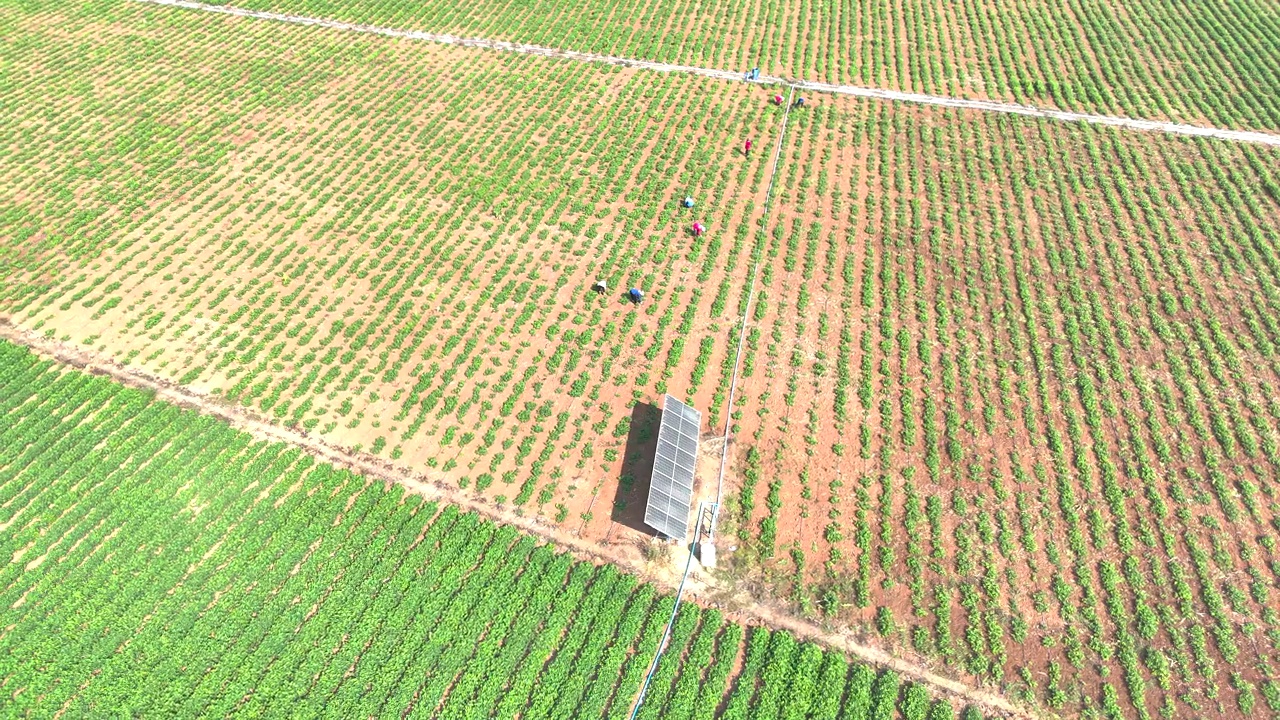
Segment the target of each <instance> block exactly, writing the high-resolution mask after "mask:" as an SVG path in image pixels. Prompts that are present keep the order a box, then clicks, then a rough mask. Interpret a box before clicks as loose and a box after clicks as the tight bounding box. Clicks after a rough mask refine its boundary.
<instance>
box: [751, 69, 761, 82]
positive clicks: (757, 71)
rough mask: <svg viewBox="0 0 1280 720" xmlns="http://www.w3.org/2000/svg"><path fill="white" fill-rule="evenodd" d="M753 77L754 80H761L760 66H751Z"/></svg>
mask: <svg viewBox="0 0 1280 720" xmlns="http://www.w3.org/2000/svg"><path fill="white" fill-rule="evenodd" d="M751 79H752V80H759V79H760V68H758V67H753V68H751Z"/></svg>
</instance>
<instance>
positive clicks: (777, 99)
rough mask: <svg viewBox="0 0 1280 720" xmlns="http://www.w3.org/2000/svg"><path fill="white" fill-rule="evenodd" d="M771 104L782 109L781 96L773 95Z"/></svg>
mask: <svg viewBox="0 0 1280 720" xmlns="http://www.w3.org/2000/svg"><path fill="white" fill-rule="evenodd" d="M773 104H774V105H777V106H778V107H782V96H781V95H774V96H773Z"/></svg>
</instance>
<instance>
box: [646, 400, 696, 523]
mask: <svg viewBox="0 0 1280 720" xmlns="http://www.w3.org/2000/svg"><path fill="white" fill-rule="evenodd" d="M701 427H702V413H700V412H698V411H697V410H694V409H693V408H691V407H689V406H688V405H685V404H684V403H682V402H680V401H679V400H677V399H675V398H673V397H671V396H670V395H668V396H667V398H666V400H664V401H663V404H662V426H661V427H660V428H659V429H658V450H657V452H656V453H655V456H654V459H653V479H652V481H651V482H650V483H649V503H648V505H646V506H645V509H644V522H645V524H646V525H648V526H649V527H651V528H653V529H655V530H657V531H658V532H660V533H662V534H663V535H666V536H667V537H669V538H674V539H676V540H683V539H684V538H685V536H686V535H687V534H688V533H689V508H690V507H692V504H693V474H694V465H695V464H696V463H697V459H698V431H699V429H700V428H701Z"/></svg>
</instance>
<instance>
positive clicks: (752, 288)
mask: <svg viewBox="0 0 1280 720" xmlns="http://www.w3.org/2000/svg"><path fill="white" fill-rule="evenodd" d="M793 94H795V88H794V87H792V88H789V89H788V90H787V108H786V110H784V111H783V113H782V129H781V130H779V131H778V144H777V146H776V147H774V149H773V169H772V170H770V171H769V186H768V187H767V188H765V191H764V210H763V211H762V212H761V213H760V220H761V222H762V223H763V221H764V219H765V218H767V217H769V201H770V200H772V199H773V183H774V180H776V179H777V177H778V162H779V161H780V160H781V159H782V141H783V139H784V138H785V137H786V136H787V119H788V118H790V117H791V96H792V95H793ZM760 232H765V229H764V228H763V227H762V228H761V229H760ZM759 268H760V258H759V257H758V256H757V257H756V259H755V261H754V262H752V263H751V280H750V284H749V285H748V286H747V306H746V307H745V308H743V310H742V324H741V326H740V327H739V328H738V353H737V356H736V357H734V359H733V380H731V381H730V382H729V404H728V406H727V407H726V409H725V418H724V443H723V444H722V445H721V447H720V476H719V477H718V478H717V479H716V504H715V506H713V507H712V509H711V529H710V531H709V532H708V533H707V536H708V538H709V540H708V542H715V539H716V521H718V520H719V519H720V498H721V495H722V493H723V492H724V471H725V467H726V466H727V465H728V464H729V428H731V427H733V398H734V396H735V395H736V394H737V391H738V368H739V367H740V366H741V365H742V344H743V341H744V340H745V338H746V336H747V321H748V320H749V319H751V300H752V299H753V298H754V297H755V292H756V271H757V270H759Z"/></svg>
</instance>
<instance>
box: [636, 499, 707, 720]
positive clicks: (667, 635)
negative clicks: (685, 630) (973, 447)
mask: <svg viewBox="0 0 1280 720" xmlns="http://www.w3.org/2000/svg"><path fill="white" fill-rule="evenodd" d="M704 504H705V503H701V502H700V503H698V515H697V517H698V523H697V524H696V525H695V526H694V528H693V547H690V548H689V557H688V558H686V559H685V561H684V576H683V577H681V578H680V587H678V588H676V603H675V605H672V606H671V617H669V618H667V629H666V630H663V631H662V639H661V640H659V641H658V649H657V650H656V651H655V652H654V653H653V662H651V663H649V672H648V673H646V674H645V676H644V684H643V685H641V686H640V695H639V696H637V697H636V704H635V705H633V706H632V707H631V720H636V716H637V715H639V714H640V706H641V705H643V704H644V696H645V694H647V693H648V692H649V684H650V683H652V682H653V676H654V675H655V674H656V673H657V672H658V661H659V660H661V659H662V653H664V652H666V649H667V642H668V641H669V640H670V639H671V628H673V627H675V624H676V613H678V612H680V600H681V599H682V598H683V597H684V584H685V581H687V580H688V579H689V571H690V570H691V569H693V550H694V547H697V545H698V538H699V537H701V536H702V506H703V505H704Z"/></svg>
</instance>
